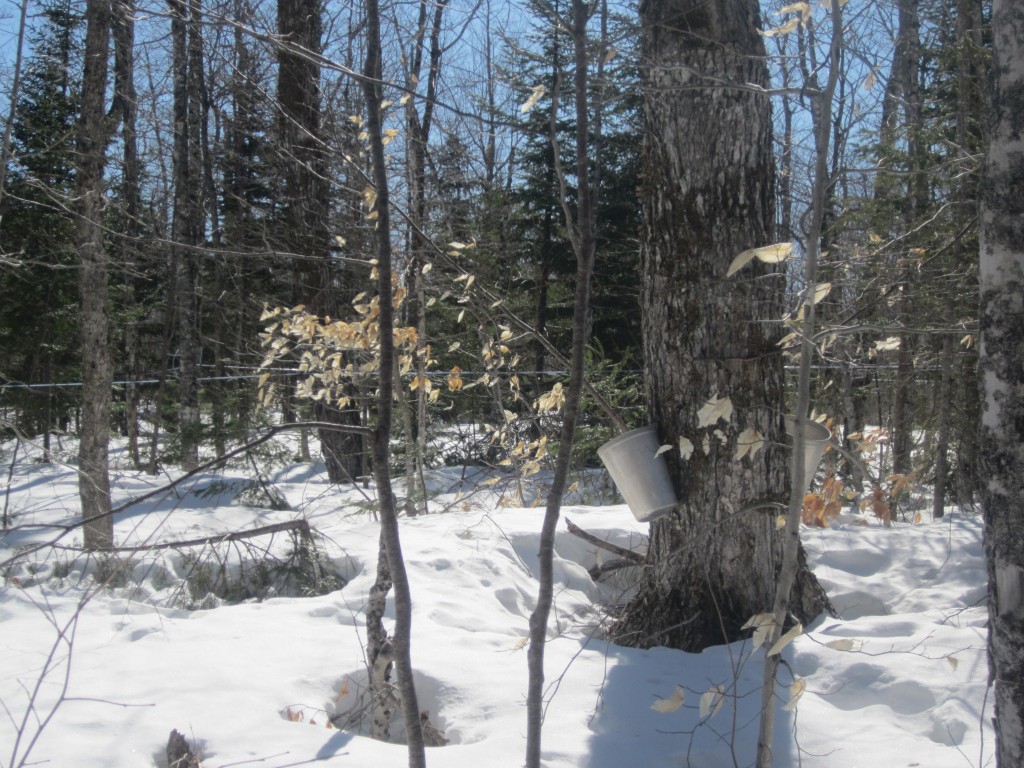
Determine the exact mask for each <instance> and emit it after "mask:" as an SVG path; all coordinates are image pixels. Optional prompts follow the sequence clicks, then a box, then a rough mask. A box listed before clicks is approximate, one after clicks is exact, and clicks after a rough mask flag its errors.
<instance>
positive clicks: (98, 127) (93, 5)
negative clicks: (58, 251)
mask: <svg viewBox="0 0 1024 768" xmlns="http://www.w3.org/2000/svg"><path fill="white" fill-rule="evenodd" d="M110 16H111V12H110V0H89V2H88V3H87V5H86V8H85V18H86V25H87V27H86V33H85V71H84V73H83V76H82V108H81V109H82V111H81V116H80V118H79V122H78V140H77V145H78V147H77V148H78V175H77V187H78V216H79V218H78V253H79V258H80V267H79V269H80V272H79V284H80V286H81V312H82V315H81V339H82V423H81V442H80V445H79V449H78V465H79V466H78V469H79V480H78V490H79V496H80V497H81V500H82V517H83V519H84V520H85V521H86V522H85V533H84V543H85V546H86V548H88V549H96V548H102V547H110V546H111V545H112V544H113V542H114V522H113V518H112V517H111V515H110V477H109V473H108V462H107V459H108V454H107V446H108V440H109V435H110V393H111V387H112V384H111V382H112V380H113V370H112V367H111V362H110V311H109V309H108V307H107V297H108V291H107V288H108V269H107V254H106V250H105V248H104V244H103V221H102V219H103V211H102V209H103V169H104V166H105V164H106V144H107V139H108V137H109V131H108V128H107V120H106V110H105V108H104V103H105V95H106V89H107V59H108V57H109V55H110Z"/></svg>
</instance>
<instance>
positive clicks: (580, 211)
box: [526, 0, 603, 768]
mask: <svg viewBox="0 0 1024 768" xmlns="http://www.w3.org/2000/svg"><path fill="white" fill-rule="evenodd" d="M571 12H572V16H571V19H570V20H569V23H568V24H566V20H564V19H561V18H558V17H555V18H553V19H552V22H553V23H556V24H564V25H566V26H567V27H568V28H570V29H571V30H572V40H573V52H574V64H575V75H574V82H573V95H574V106H575V117H576V137H575V139H576V141H575V147H574V149H575V158H576V163H575V168H574V169H573V171H574V172H575V175H576V184H577V188H576V211H575V215H573V212H572V210H571V208H570V205H569V201H568V199H567V198H566V194H565V191H566V189H565V174H564V172H561V169H559V171H560V173H559V176H560V181H561V187H562V206H563V209H564V211H565V224H566V228H567V229H568V230H569V232H570V239H571V241H572V246H573V250H574V251H575V254H576V292H575V298H574V302H573V320H572V357H571V360H570V362H569V388H568V390H567V391H566V395H565V405H564V407H563V412H562V428H561V431H560V435H559V453H558V459H557V461H556V462H555V472H554V476H553V477H552V479H551V487H550V488H549V489H548V500H547V505H546V507H545V510H544V522H543V524H542V526H541V535H540V546H539V551H538V553H537V554H538V561H539V573H538V577H537V580H538V582H539V583H538V586H537V607H536V608H534V610H533V613H531V614H530V646H529V650H528V652H527V658H528V664H529V672H530V680H529V686H528V689H527V699H526V707H527V714H526V718H527V721H526V722H527V731H526V766H527V768H540V765H541V762H540V758H541V749H540V747H541V730H542V726H543V722H544V702H543V697H544V646H545V644H546V643H547V631H548V619H549V617H550V615H551V606H552V603H553V595H554V571H553V567H554V566H553V561H554V549H555V529H556V527H557V525H558V518H559V516H560V513H561V507H562V496H563V495H564V494H565V489H566V487H567V485H568V478H569V466H570V462H571V460H572V448H573V443H574V441H575V437H576V425H577V422H578V421H579V415H580V400H581V398H582V394H583V379H584V362H585V356H586V347H587V341H588V336H589V322H588V320H589V315H590V298H591V284H592V282H593V274H594V253H595V250H596V248H597V239H596V234H595V214H594V210H595V206H594V196H595V194H596V190H595V189H594V187H593V183H594V179H593V176H594V170H593V168H594V166H593V163H592V161H591V158H590V156H589V150H590V148H591V146H590V142H591V140H592V139H593V135H592V134H591V126H590V121H589V104H588V95H589V94H588V74H589V73H588V68H589V66H590V64H589V56H588V50H587V46H588V40H587V22H588V21H589V19H590V10H589V7H588V5H587V3H586V2H585V0H573V3H572V11H571ZM602 55H603V52H602ZM560 78H561V73H558V74H556V85H555V94H554V98H553V100H552V101H553V103H552V106H551V143H552V149H553V153H554V156H555V158H558V156H559V147H558V138H557V135H558V134H557V121H558V95H559V94H558V90H559V81H560Z"/></svg>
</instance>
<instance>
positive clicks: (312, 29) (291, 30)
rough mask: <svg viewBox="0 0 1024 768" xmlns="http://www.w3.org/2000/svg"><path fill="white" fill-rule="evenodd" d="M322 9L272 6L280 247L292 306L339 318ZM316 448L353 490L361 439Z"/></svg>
mask: <svg viewBox="0 0 1024 768" xmlns="http://www.w3.org/2000/svg"><path fill="white" fill-rule="evenodd" d="M322 12H323V9H322V7H321V3H320V2H319V0H278V4H277V24H278V32H279V33H280V36H281V39H282V41H283V42H284V44H283V45H281V46H279V47H278V49H277V63H278V82H277V98H278V104H279V106H280V113H279V119H278V133H279V136H280V149H281V163H282V171H283V175H284V186H285V190H284V191H285V194H284V201H283V209H284V233H283V239H284V241H285V242H284V246H285V249H286V250H289V251H292V252H293V253H297V254H299V258H298V259H296V261H295V265H294V270H295V282H296V300H297V301H298V302H300V303H303V304H306V305H307V306H308V307H309V308H310V310H311V311H312V312H315V313H316V314H319V315H331V316H335V317H336V316H337V315H338V313H339V311H340V310H341V307H340V302H339V300H338V299H339V297H338V295H337V286H336V285H335V282H336V277H337V275H336V274H335V270H334V269H333V268H332V267H331V264H330V260H329V258H328V257H329V255H330V251H331V233H330V230H329V227H328V209H329V207H330V205H329V199H330V185H329V182H328V179H327V176H326V174H325V168H326V157H325V155H326V151H325V149H326V148H325V146H324V142H323V130H322V126H321V122H322V120H321V104H320V101H321V100H320V64H319V62H318V60H317V57H318V56H319V55H320V53H321V49H322V40H321V38H322V35H323V19H322ZM314 407H315V417H316V419H317V420H319V421H326V422H329V423H333V424H345V425H349V426H358V425H359V411H358V410H357V409H356V408H355V407H350V408H346V409H338V408H335V407H333V406H332V405H330V404H327V403H323V402H318V403H316V405H315V406H314ZM319 437H320V445H321V450H322V453H323V458H324V462H325V464H326V466H327V475H328V478H329V479H330V481H331V482H332V483H344V482H354V481H355V479H356V477H358V476H359V474H360V471H361V469H362V455H363V443H362V438H361V437H359V436H358V435H356V434H354V433H352V432H340V431H334V430H320V433H319Z"/></svg>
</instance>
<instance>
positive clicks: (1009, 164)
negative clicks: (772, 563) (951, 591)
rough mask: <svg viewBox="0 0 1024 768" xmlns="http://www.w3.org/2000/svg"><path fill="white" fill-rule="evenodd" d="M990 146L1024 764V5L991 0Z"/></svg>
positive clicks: (1002, 659)
mask: <svg viewBox="0 0 1024 768" xmlns="http://www.w3.org/2000/svg"><path fill="white" fill-rule="evenodd" d="M992 29H993V31H994V36H995V58H994V61H993V74H994V84H995V87H994V90H993V92H992V103H991V110H990V119H991V123H990V144H989V150H988V155H987V157H986V162H985V169H984V177H983V182H982V186H981V361H980V365H981V380H982V382H984V383H983V389H982V392H983V398H982V427H981V459H982V476H983V477H985V478H986V479H987V483H986V484H985V485H984V486H983V489H982V500H983V503H984V509H985V549H986V553H987V556H988V576H989V638H988V650H989V675H990V679H991V681H992V683H993V685H994V688H995V713H996V718H995V726H996V765H997V766H1001V768H1011V767H1012V768H1016V766H1020V765H1024V345H1022V344H1021V338H1024V307H1022V305H1021V297H1022V296H1024V141H1022V137H1024V99H1022V95H1024V7H1022V6H1021V4H1020V3H1019V2H1014V1H1013V0H995V2H994V3H993V4H992Z"/></svg>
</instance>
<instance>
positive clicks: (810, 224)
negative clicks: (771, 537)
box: [757, 0, 843, 768]
mask: <svg viewBox="0 0 1024 768" xmlns="http://www.w3.org/2000/svg"><path fill="white" fill-rule="evenodd" d="M830 10H831V16H832V18H831V23H832V29H831V41H830V46H829V49H830V50H829V62H828V68H827V72H828V75H827V81H826V85H825V86H824V87H822V86H821V85H820V83H819V78H818V74H817V73H818V72H819V71H820V69H821V68H820V67H819V66H817V62H816V61H814V62H812V63H814V64H815V66H814V67H813V69H812V70H811V71H812V72H813V73H814V74H813V75H812V76H811V79H810V81H809V82H807V83H805V87H806V88H807V89H808V91H810V92H811V94H812V95H811V96H810V98H811V120H812V126H813V130H814V150H815V155H814V176H813V178H812V186H811V208H810V211H809V216H808V218H807V231H806V232H805V238H804V242H805V243H806V244H807V252H806V254H805V255H804V273H803V277H804V280H803V283H804V291H803V295H802V296H801V303H802V307H801V309H802V311H803V318H804V319H803V327H802V332H803V334H802V338H801V342H800V372H799V374H798V379H797V388H796V419H795V420H794V426H795V430H794V432H795V434H794V437H793V455H792V457H791V460H790V461H791V463H790V467H791V476H792V485H791V487H790V494H789V504H788V509H787V512H786V526H785V530H784V531H783V550H782V567H781V568H780V570H779V575H778V582H777V584H776V587H775V599H774V600H773V601H772V625H771V629H770V632H769V635H768V640H767V641H766V643H765V647H766V649H767V648H771V647H773V646H774V645H775V644H776V643H777V642H778V640H779V638H780V637H781V636H782V632H783V629H784V626H785V623H786V621H787V618H788V614H789V611H790V606H791V603H792V597H793V589H794V587H795V586H796V585H797V579H798V578H799V575H800V571H801V568H803V569H804V570H805V571H806V565H805V564H803V562H802V559H803V558H802V555H801V550H800V519H801V513H802V512H803V501H804V489H805V488H806V487H807V484H808V480H809V478H806V477H805V476H804V473H805V472H806V470H807V468H806V467H805V466H804V462H803V456H804V445H805V442H806V433H805V432H804V430H803V429H802V428H801V427H802V425H803V424H804V423H806V422H805V419H806V418H807V414H808V413H809V412H810V409H811V402H810V398H811V365H812V361H813V358H814V355H815V353H816V349H815V345H814V343H813V341H812V339H813V338H814V335H815V330H816V327H817V326H816V324H815V322H816V317H815V311H816V308H815V305H816V302H815V300H814V286H816V285H817V284H818V260H819V256H820V254H821V249H820V248H819V244H822V243H823V241H826V240H827V238H826V237H824V236H823V234H824V232H823V231H824V229H825V228H826V227H827V226H828V214H829V208H830V206H831V205H832V185H833V179H834V177H833V176H832V175H831V174H830V173H829V170H828V156H829V140H830V138H831V136H830V130H829V127H830V118H831V117H832V114H833V103H834V99H835V93H836V85H837V83H838V82H839V79H840V72H841V65H840V60H841V57H842V50H843V20H842V15H841V11H840V6H839V2H838V0H833V2H832V4H831V8H830ZM810 31H813V28H811V30H810ZM808 38H809V46H808V48H809V51H811V54H810V55H811V56H814V53H813V51H814V50H815V49H816V46H815V44H814V41H813V36H812V34H810V32H809V35H808ZM833 157H834V155H833ZM780 663H781V655H780V654H773V655H770V656H768V655H766V657H765V663H764V687H763V688H762V690H761V723H760V728H759V731H758V739H757V765H758V768H771V766H772V764H773V762H774V751H775V742H774V738H775V714H776V708H777V702H776V696H775V690H776V679H775V678H776V675H777V674H778V669H779V664H780Z"/></svg>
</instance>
